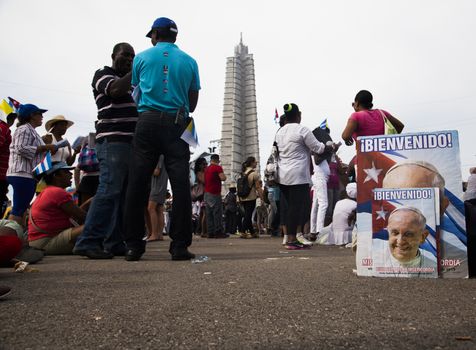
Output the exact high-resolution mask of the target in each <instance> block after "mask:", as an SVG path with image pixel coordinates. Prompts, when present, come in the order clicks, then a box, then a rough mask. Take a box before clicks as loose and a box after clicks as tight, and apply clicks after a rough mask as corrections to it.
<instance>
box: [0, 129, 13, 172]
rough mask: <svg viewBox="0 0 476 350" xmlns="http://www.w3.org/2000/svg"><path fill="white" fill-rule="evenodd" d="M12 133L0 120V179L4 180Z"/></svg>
mask: <svg viewBox="0 0 476 350" xmlns="http://www.w3.org/2000/svg"><path fill="white" fill-rule="evenodd" d="M11 142H12V135H11V133H10V128H9V127H8V124H7V123H5V122H3V121H1V120H0V180H5V176H6V174H7V169H8V157H9V156H10V143H11Z"/></svg>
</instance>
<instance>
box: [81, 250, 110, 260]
mask: <svg viewBox="0 0 476 350" xmlns="http://www.w3.org/2000/svg"><path fill="white" fill-rule="evenodd" d="M73 254H74V255H81V256H87V257H88V258H89V259H95V260H99V259H112V258H114V255H113V254H111V253H109V252H105V251H104V250H99V249H86V250H73Z"/></svg>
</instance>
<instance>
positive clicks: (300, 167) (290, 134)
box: [276, 123, 325, 186]
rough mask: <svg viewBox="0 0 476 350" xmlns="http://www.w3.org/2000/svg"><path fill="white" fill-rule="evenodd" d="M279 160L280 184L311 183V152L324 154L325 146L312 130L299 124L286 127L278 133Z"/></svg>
mask: <svg viewBox="0 0 476 350" xmlns="http://www.w3.org/2000/svg"><path fill="white" fill-rule="evenodd" d="M276 143H277V144H278V151H279V159H278V169H279V183H280V184H282V185H288V186H289V185H302V184H310V183H311V174H310V171H309V170H310V165H311V164H310V163H309V162H310V160H311V157H310V155H311V151H312V152H315V153H318V154H320V153H322V152H324V147H325V145H324V144H323V143H321V142H319V141H317V139H316V138H315V137H314V135H313V134H312V132H311V130H309V129H308V128H306V127H305V126H302V125H300V124H297V123H290V124H286V125H284V126H283V127H282V128H281V129H279V130H278V132H277V133H276Z"/></svg>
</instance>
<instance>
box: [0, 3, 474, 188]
mask: <svg viewBox="0 0 476 350" xmlns="http://www.w3.org/2000/svg"><path fill="white" fill-rule="evenodd" d="M475 14H476V1H474V0H467V1H463V0H455V1H444V0H432V1H429V0H398V1H396V0H394V1H386V0H378V1H377V0H375V1H369V0H359V1H353V0H349V1H338V0H335V1H301V0H295V1H282V0H274V1H264V0H262V1H259V0H254V1H249V0H242V1H220V0H216V1H207V0H201V1H196V0H195V1H185V0H173V1H169V2H165V1H157V0H155V1H148V0H134V1H130V0H129V1H122V0H114V1H112V0H94V1H93V0H81V1H65V0H41V1H39V0H0V33H2V35H1V36H0V47H1V48H2V51H1V55H0V67H1V75H0V98H3V97H7V96H12V97H13V98H15V99H17V100H19V101H20V102H22V103H34V104H36V105H38V106H39V107H41V108H45V109H48V112H47V113H46V114H45V121H46V120H48V119H49V118H51V117H53V116H54V115H57V114H63V115H65V116H66V117H67V118H69V119H72V120H73V121H74V122H75V125H74V126H73V127H72V128H71V129H70V130H69V131H68V134H67V137H68V138H69V139H70V141H73V140H74V138H75V137H76V136H78V135H85V134H87V133H88V132H89V131H93V129H94V126H93V122H94V120H95V119H96V105H95V103H94V99H93V95H92V92H91V80H92V77H93V74H94V71H95V70H97V69H98V68H100V67H102V66H104V65H110V64H111V58H110V54H111V51H112V47H113V46H114V44H115V43H118V42H124V41H125V42H129V43H130V44H131V45H132V46H133V47H134V48H135V50H136V52H140V51H142V50H144V49H146V48H148V47H150V45H151V44H150V41H149V39H148V38H146V37H145V34H146V33H147V32H148V30H149V29H150V26H151V24H152V22H153V21H154V19H155V18H157V17H161V16H166V17H170V18H172V19H173V20H175V21H176V23H177V25H178V29H179V34H178V39H177V45H178V46H179V47H180V48H181V49H182V50H184V51H186V52H187V53H189V54H190V55H191V56H193V57H194V58H195V59H196V60H197V62H198V65H199V69H200V76H201V85H202V90H201V91H200V99H199V102H198V107H197V109H196V111H195V113H194V117H195V119H196V123H197V128H198V134H199V139H200V144H201V148H202V149H206V147H207V146H208V143H209V140H213V139H218V138H220V131H221V117H222V110H223V96H224V83H225V81H224V80H225V64H226V57H227V56H232V55H233V52H234V46H235V45H236V44H238V42H239V38H240V32H242V33H243V41H244V43H245V45H247V46H248V47H249V51H250V53H253V55H254V59H255V74H256V94H257V103H258V120H259V136H260V148H261V158H262V160H265V159H266V158H267V156H268V154H269V151H270V146H271V143H272V139H273V137H274V133H275V131H276V129H277V128H276V126H275V124H274V120H273V118H274V109H275V108H278V111H279V112H280V113H282V106H283V104H284V103H287V102H295V103H297V104H298V105H299V107H300V108H301V110H302V112H303V124H304V125H306V126H309V127H310V128H314V127H316V126H317V125H319V124H320V122H321V121H322V120H323V119H324V118H328V122H329V126H330V129H331V135H332V137H333V138H334V140H340V134H341V132H342V129H343V127H344V125H345V123H346V121H347V118H348V117H349V115H350V113H351V112H352V111H353V110H352V108H351V102H352V101H353V98H354V96H355V94H356V93H357V92H358V91H359V90H361V89H367V90H370V91H371V92H372V93H373V95H374V105H375V107H377V108H382V109H385V110H388V111H389V112H390V113H392V114H393V115H395V116H397V117H398V118H399V119H401V120H402V121H403V122H404V123H405V131H408V132H410V131H436V130H450V129H456V130H458V131H459V136H460V148H461V164H462V169H463V179H466V178H467V177H468V168H469V167H470V166H476V147H475V145H476V142H475V140H474V135H475V130H476V128H475V127H476V118H475V116H474V114H475V110H476V109H475V103H474V102H475V101H476V90H475V86H476V48H475V45H474V33H476V21H475V20H474V16H475ZM39 132H40V134H43V133H44V132H45V130H44V128H43V127H40V129H39ZM342 148H343V149H342V151H341V152H340V153H341V157H342V158H343V160H344V161H348V160H350V158H351V156H352V155H353V152H354V147H345V146H343V147H342Z"/></svg>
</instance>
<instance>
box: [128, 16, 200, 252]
mask: <svg viewBox="0 0 476 350" xmlns="http://www.w3.org/2000/svg"><path fill="white" fill-rule="evenodd" d="M177 33H178V30H177V25H176V24H175V22H174V21H172V20H170V19H168V18H165V17H160V18H158V19H156V20H155V21H154V23H153V25H152V28H151V30H150V31H149V33H148V34H147V37H149V38H151V41H152V45H154V46H153V47H152V48H150V49H148V50H145V51H143V52H141V53H139V54H138V55H137V56H136V57H135V59H134V64H133V68H132V85H135V86H136V89H138V93H137V94H135V95H136V96H137V105H138V111H139V121H138V122H137V126H136V131H135V134H134V146H133V156H132V160H131V171H130V177H129V183H128V187H127V193H126V208H125V213H124V218H125V220H124V225H125V226H124V231H125V241H126V244H127V248H128V250H127V252H126V257H125V258H126V260H127V261H137V260H139V259H140V258H141V256H142V254H143V253H144V251H145V241H144V240H143V237H144V227H145V225H144V208H145V206H146V203H147V198H148V195H149V192H148V186H147V184H148V182H149V181H150V178H151V175H152V172H153V170H154V168H155V166H156V165H157V161H158V159H159V156H160V155H161V154H163V155H164V162H165V168H166V170H167V173H168V175H169V179H170V184H171V186H172V192H173V204H172V212H173V215H172V220H171V226H170V233H169V235H170V238H171V239H172V241H171V243H170V248H169V252H170V254H171V255H172V260H188V259H192V258H194V254H192V253H190V252H189V251H188V247H189V246H190V244H191V243H192V201H191V196H190V181H189V160H190V150H189V146H188V144H187V143H186V142H185V141H183V140H182V139H181V138H180V136H181V134H182V132H183V131H184V129H185V127H186V124H187V122H188V116H189V113H191V112H193V111H194V110H195V107H196V105H197V102H198V91H199V90H200V78H199V75H198V66H197V63H196V62H195V60H194V59H193V58H192V57H190V56H189V55H187V54H186V53H185V52H183V51H182V50H180V49H179V48H178V47H177V45H175V41H176V39H177ZM136 92H137V91H136Z"/></svg>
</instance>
